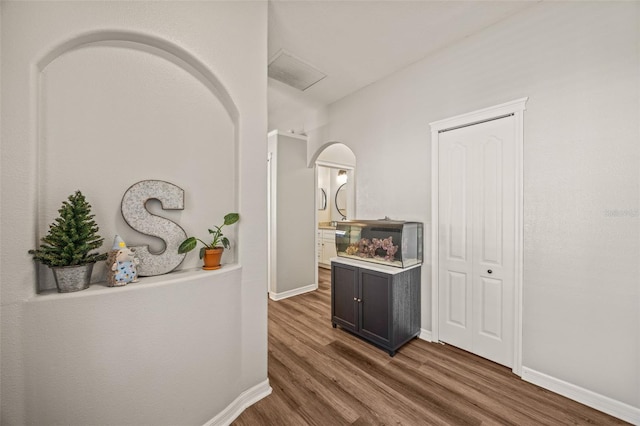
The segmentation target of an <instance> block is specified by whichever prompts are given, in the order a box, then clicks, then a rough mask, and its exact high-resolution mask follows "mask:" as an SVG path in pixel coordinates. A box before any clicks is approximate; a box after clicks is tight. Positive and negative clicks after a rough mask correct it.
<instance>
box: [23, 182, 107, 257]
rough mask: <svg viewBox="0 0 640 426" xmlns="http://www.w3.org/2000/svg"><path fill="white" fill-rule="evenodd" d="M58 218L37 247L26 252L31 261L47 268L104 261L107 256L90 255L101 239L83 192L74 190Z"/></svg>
mask: <svg viewBox="0 0 640 426" xmlns="http://www.w3.org/2000/svg"><path fill="white" fill-rule="evenodd" d="M58 213H60V216H59V217H58V218H56V220H55V223H52V224H51V225H49V233H48V234H47V235H46V236H45V237H43V238H42V244H40V248H38V249H36V250H29V253H30V254H32V255H33V258H34V259H35V260H37V261H39V262H41V263H43V264H45V265H47V266H51V267H56V266H74V265H85V264H88V263H93V262H97V261H99V260H105V259H106V258H107V254H106V253H102V254H100V253H89V252H90V251H91V250H96V249H99V248H100V247H101V246H102V242H103V241H104V238H102V237H100V235H98V230H99V228H98V225H97V224H96V222H95V221H94V220H93V217H94V215H93V214H91V204H89V203H88V202H87V201H86V199H85V198H84V195H82V192H80V191H76V192H75V194H72V195H70V196H69V200H68V201H64V202H63V203H62V207H61V208H60V210H58Z"/></svg>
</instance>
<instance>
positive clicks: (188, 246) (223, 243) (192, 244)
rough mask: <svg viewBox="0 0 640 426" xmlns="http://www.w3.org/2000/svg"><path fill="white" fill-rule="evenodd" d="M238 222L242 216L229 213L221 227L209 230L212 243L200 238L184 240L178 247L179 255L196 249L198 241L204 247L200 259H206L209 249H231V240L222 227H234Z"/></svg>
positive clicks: (201, 249)
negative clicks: (205, 255) (206, 251)
mask: <svg viewBox="0 0 640 426" xmlns="http://www.w3.org/2000/svg"><path fill="white" fill-rule="evenodd" d="M238 220H240V215H239V214H238V213H228V214H227V215H225V217H224V223H223V224H222V225H220V226H214V228H215V230H214V229H209V234H211V242H210V243H206V242H204V241H202V240H201V239H200V238H196V237H189V238H187V239H186V240H184V241H183V242H182V243H181V244H180V247H178V253H187V252H190V251H191V250H193V249H194V248H196V245H197V244H198V241H200V242H201V243H202V244H203V245H204V247H202V248H200V259H202V258H203V257H204V251H205V250H207V249H213V248H218V247H225V248H229V239H228V238H227V237H225V236H224V234H223V233H222V227H223V226H225V225H233V224H234V223H236V222H237V221H238Z"/></svg>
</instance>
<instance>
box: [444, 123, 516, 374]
mask: <svg viewBox="0 0 640 426" xmlns="http://www.w3.org/2000/svg"><path fill="white" fill-rule="evenodd" d="M514 129H515V119H514V118H513V117H506V118H501V119H498V120H493V121H489V122H485V123H480V124H476V125H473V126H468V127H463V128H460V129H456V130H452V131H448V132H445V133H442V134H440V136H439V150H440V154H439V155H440V158H439V173H440V175H439V185H440V187H439V221H440V223H439V229H440V240H439V242H438V243H439V244H438V245H439V253H440V256H439V259H440V260H439V263H440V264H439V277H440V282H439V299H440V300H439V312H440V317H439V319H440V324H439V336H440V339H441V340H442V341H444V342H447V343H450V344H453V345H455V346H459V347H461V348H462V349H465V350H468V351H471V352H473V353H476V354H478V355H480V356H483V357H485V358H488V359H491V360H493V361H495V362H498V363H501V364H504V365H508V366H511V365H512V364H513V359H512V358H513V347H512V346H513V340H512V339H513V311H514V299H513V286H514V281H515V277H514V273H515V263H514V262H515V256H514V252H515V229H514V224H515V179H516V176H515V171H516V170H515V164H516V159H515V138H514ZM462 247H464V249H463V248H462ZM463 312H464V314H463Z"/></svg>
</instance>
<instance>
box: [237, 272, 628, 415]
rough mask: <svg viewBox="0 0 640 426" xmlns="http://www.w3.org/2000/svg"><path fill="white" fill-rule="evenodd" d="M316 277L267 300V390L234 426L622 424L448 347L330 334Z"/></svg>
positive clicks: (325, 289)
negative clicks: (392, 347)
mask: <svg viewBox="0 0 640 426" xmlns="http://www.w3.org/2000/svg"><path fill="white" fill-rule="evenodd" d="M319 280H320V283H319V289H318V290H317V291H314V292H311V293H306V294H303V295H300V296H296V297H292V298H289V299H285V300H281V301H278V302H273V301H271V300H270V301H269V381H270V383H271V387H272V388H273V393H272V394H271V395H270V396H268V397H266V398H265V399H263V400H261V401H259V402H258V403H256V404H254V405H253V406H251V407H249V408H248V409H246V410H245V411H244V412H243V413H242V414H241V415H240V416H239V417H238V418H237V419H236V420H235V422H234V423H233V425H236V426H244V425H296V426H299V425H319V426H333V425H480V424H482V425H586V424H589V425H617V424H626V423H625V422H623V421H621V420H618V419H616V418H613V417H610V416H608V415H606V414H604V413H601V412H599V411H596V410H593V409H591V408H589V407H586V406H584V405H582V404H579V403H577V402H574V401H571V400H569V399H567V398H564V397H562V396H560V395H557V394H554V393H552V392H549V391H547V390H544V389H542V388H540V387H537V386H535V385H532V384H530V383H527V382H524V381H522V380H521V379H520V378H519V377H517V376H516V375H514V374H513V373H512V372H511V370H510V369H508V368H506V367H503V366H500V365H497V364H494V363H492V362H490V361H487V360H485V359H482V358H479V357H477V356H475V355H472V354H470V353H467V352H465V351H462V350H460V349H457V348H455V347H453V346H449V345H441V344H438V343H429V342H425V341H423V340H419V339H414V340H413V341H411V342H409V343H408V344H407V345H405V346H403V347H402V348H400V349H399V351H398V353H397V354H396V355H395V357H393V358H392V357H389V355H388V353H387V352H385V351H383V350H381V349H378V348H376V347H375V346H372V345H371V344H369V343H367V342H365V341H363V340H361V339H359V338H358V337H356V336H354V335H352V334H350V333H348V332H346V331H344V330H342V329H340V328H337V329H334V328H332V326H331V319H330V315H331V307H330V299H331V293H330V292H331V285H330V280H331V274H330V271H328V270H325V269H320V272H319Z"/></svg>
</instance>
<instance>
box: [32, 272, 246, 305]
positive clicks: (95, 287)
mask: <svg viewBox="0 0 640 426" xmlns="http://www.w3.org/2000/svg"><path fill="white" fill-rule="evenodd" d="M241 270H242V266H241V265H240V264H237V263H232V264H227V265H223V266H222V268H220V269H218V270H215V271H205V270H203V269H202V268H190V269H183V270H179V271H173V272H170V273H168V274H164V275H157V276H153V277H140V278H139V279H138V282H136V283H129V284H127V285H124V286H120V287H109V286H108V285H107V283H106V282H105V281H101V282H96V283H91V284H90V286H89V288H87V289H85V290H80V291H74V292H72V293H58V291H57V290H56V289H55V288H54V289H49V290H45V291H42V292H40V293H38V294H35V295H34V296H32V297H31V298H29V299H28V300H27V302H28V303H37V302H42V301H51V300H52V299H54V298H57V299H71V298H78V297H92V296H101V295H104V294H113V293H114V292H130V291H145V290H148V289H151V288H157V287H163V286H167V285H173V284H178V283H187V282H191V281H193V280H197V279H200V278H202V277H203V276H205V275H209V276H210V277H211V278H212V279H218V278H221V277H223V276H225V275H231V274H232V273H234V272H235V271H241Z"/></svg>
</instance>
